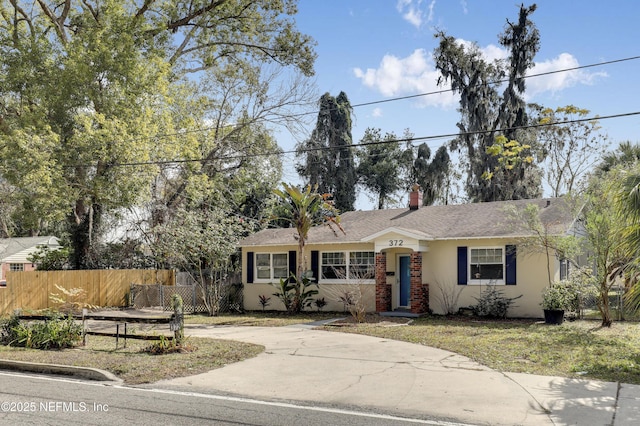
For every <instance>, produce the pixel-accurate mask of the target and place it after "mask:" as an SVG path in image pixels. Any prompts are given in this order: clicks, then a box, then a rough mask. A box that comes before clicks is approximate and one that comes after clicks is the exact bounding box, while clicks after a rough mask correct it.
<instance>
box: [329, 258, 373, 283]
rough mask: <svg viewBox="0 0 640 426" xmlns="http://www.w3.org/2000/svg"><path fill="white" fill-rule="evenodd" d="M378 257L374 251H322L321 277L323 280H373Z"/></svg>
mask: <svg viewBox="0 0 640 426" xmlns="http://www.w3.org/2000/svg"><path fill="white" fill-rule="evenodd" d="M375 265H376V257H375V253H374V252H372V251H351V252H349V251H344V252H343V251H337V252H325V253H322V257H321V260H320V278H321V279H323V280H342V281H346V280H363V281H364V280H373V279H375Z"/></svg>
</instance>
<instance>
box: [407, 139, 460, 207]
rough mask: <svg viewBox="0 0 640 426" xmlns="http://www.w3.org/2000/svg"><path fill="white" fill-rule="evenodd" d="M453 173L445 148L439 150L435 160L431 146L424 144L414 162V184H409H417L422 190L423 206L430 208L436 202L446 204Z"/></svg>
mask: <svg viewBox="0 0 640 426" xmlns="http://www.w3.org/2000/svg"><path fill="white" fill-rule="evenodd" d="M429 160H431V161H429ZM451 173H452V169H451V159H450V157H449V153H448V152H447V148H446V147H445V146H441V147H440V148H438V150H437V151H436V154H435V155H434V157H433V159H431V148H429V145H427V144H426V143H423V144H420V145H419V146H418V148H417V152H416V154H415V159H414V160H413V168H412V175H413V177H412V179H411V180H412V182H409V183H410V184H411V183H417V184H418V185H420V188H422V193H423V195H422V205H424V206H430V205H432V204H434V203H436V202H442V203H443V204H446V202H447V189H448V185H449V183H448V178H449V176H450V175H451Z"/></svg>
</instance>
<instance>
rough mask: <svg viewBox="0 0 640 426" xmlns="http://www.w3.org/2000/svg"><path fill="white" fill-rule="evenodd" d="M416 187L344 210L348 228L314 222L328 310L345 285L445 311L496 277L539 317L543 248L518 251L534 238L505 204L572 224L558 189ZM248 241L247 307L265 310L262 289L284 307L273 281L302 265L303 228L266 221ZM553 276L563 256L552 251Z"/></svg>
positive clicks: (374, 300)
mask: <svg viewBox="0 0 640 426" xmlns="http://www.w3.org/2000/svg"><path fill="white" fill-rule="evenodd" d="M421 198H422V197H421V193H419V192H417V191H414V192H412V193H411V194H410V206H411V207H409V208H405V209H388V210H373V211H354V212H346V213H344V214H342V215H341V224H342V227H343V228H344V231H345V234H341V233H338V236H336V235H334V233H333V232H332V231H331V229H329V228H328V227H326V226H319V227H315V228H313V229H311V231H310V232H309V238H308V242H307V246H306V256H307V257H308V258H307V259H305V264H306V267H307V269H308V270H312V271H313V275H314V277H316V279H317V280H318V284H319V290H320V294H319V295H318V296H316V297H317V298H321V297H324V298H325V301H326V302H328V305H327V306H326V307H324V308H323V309H324V310H334V311H341V310H343V309H344V305H343V303H342V302H341V301H340V298H341V297H344V296H345V295H346V293H348V292H351V293H352V294H353V293H354V292H355V293H356V294H362V295H363V297H364V302H365V305H366V307H367V310H368V311H369V312H387V311H395V310H406V311H410V312H412V313H417V314H422V313H427V312H429V311H432V312H433V313H436V314H445V313H447V310H449V311H452V310H455V311H457V309H458V308H460V307H468V306H472V305H474V304H476V303H477V298H478V297H479V296H480V293H481V291H482V290H485V289H486V288H487V285H489V284H495V285H497V286H499V288H500V290H503V291H504V295H505V296H507V297H517V296H520V295H522V297H521V298H520V299H518V300H517V301H516V302H515V305H514V306H512V307H511V309H510V311H509V314H508V315H509V316H510V317H529V318H539V317H542V309H541V307H540V302H541V292H542V290H543V289H544V287H546V286H548V285H549V278H548V276H549V275H548V272H547V271H548V268H547V260H546V255H543V254H541V253H539V252H538V253H534V252H532V251H531V250H527V251H526V252H525V250H524V249H521V250H519V244H518V243H519V242H521V241H522V238H523V237H527V236H528V235H527V232H525V231H523V229H524V228H523V227H518V226H517V224H515V223H514V222H513V218H512V217H511V216H509V215H508V214H507V213H506V210H505V207H506V206H507V205H508V204H515V205H516V206H517V207H520V208H524V207H525V206H526V205H527V204H530V203H535V204H537V205H538V207H539V211H540V220H541V221H542V223H543V224H545V225H546V226H547V229H549V230H550V232H551V233H553V234H558V235H561V234H565V233H568V232H571V231H572V230H573V229H574V226H575V224H576V221H575V220H574V217H573V215H572V214H571V212H570V209H569V208H568V206H567V204H566V203H565V202H564V200H563V199H561V198H546V199H536V200H519V201H508V202H492V203H476V204H464V205H446V206H428V207H422V206H421V204H422V203H421ZM240 247H241V249H242V267H243V274H242V281H243V283H244V307H245V309H248V310H259V309H261V308H262V307H261V305H260V303H259V296H261V295H265V296H268V297H271V300H270V301H269V309H283V308H284V306H283V304H282V303H281V302H280V301H279V300H278V299H277V297H275V296H273V293H274V292H275V290H274V287H273V286H272V285H271V284H270V283H274V282H278V281H279V278H286V277H288V276H289V274H290V271H295V265H296V260H297V259H296V257H297V249H298V245H297V241H296V232H295V229H293V228H278V229H266V230H263V231H260V232H258V233H256V234H253V235H251V236H249V237H247V238H245V239H244V240H243V241H241V243H240ZM549 262H550V269H551V277H552V280H557V279H559V278H560V274H561V263H562V262H560V261H559V259H557V258H556V256H555V254H554V253H551V254H550V256H549Z"/></svg>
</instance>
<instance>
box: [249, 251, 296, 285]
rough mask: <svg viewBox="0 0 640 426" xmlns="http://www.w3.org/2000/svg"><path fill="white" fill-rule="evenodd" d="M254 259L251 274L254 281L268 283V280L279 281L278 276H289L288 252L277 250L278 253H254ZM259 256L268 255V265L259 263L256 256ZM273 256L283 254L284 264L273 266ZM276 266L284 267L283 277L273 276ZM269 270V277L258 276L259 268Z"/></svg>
mask: <svg viewBox="0 0 640 426" xmlns="http://www.w3.org/2000/svg"><path fill="white" fill-rule="evenodd" d="M254 256H255V259H254V265H253V274H254V275H253V276H254V281H255V282H262V283H268V282H274V281H278V282H279V281H280V278H288V277H289V253H287V252H278V253H264V252H263V253H255V254H254ZM260 256H269V265H259V262H258V258H259V257H260ZM274 256H285V264H284V265H282V266H277V267H276V266H275V265H274V261H273V259H274ZM277 268H285V270H286V274H285V275H284V276H283V277H279V276H278V277H276V276H275V269H277ZM261 269H262V270H265V271H266V270H267V269H268V270H269V278H263V277H260V274H259V271H260V270H261Z"/></svg>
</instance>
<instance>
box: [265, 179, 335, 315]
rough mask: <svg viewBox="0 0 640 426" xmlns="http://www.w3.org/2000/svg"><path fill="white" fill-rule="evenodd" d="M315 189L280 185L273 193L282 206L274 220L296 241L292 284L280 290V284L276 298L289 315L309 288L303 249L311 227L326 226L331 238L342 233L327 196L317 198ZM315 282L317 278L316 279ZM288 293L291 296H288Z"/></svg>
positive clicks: (321, 195) (316, 189) (332, 205)
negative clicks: (287, 226) (292, 230)
mask: <svg viewBox="0 0 640 426" xmlns="http://www.w3.org/2000/svg"><path fill="white" fill-rule="evenodd" d="M317 191H318V187H317V186H315V187H313V188H312V187H311V185H307V186H306V188H305V189H302V190H301V189H299V188H296V187H295V186H292V185H289V184H286V183H283V184H282V189H275V190H274V191H273V192H274V194H275V195H276V196H277V197H278V198H279V199H280V200H281V201H282V202H283V205H282V206H283V209H282V210H281V212H280V213H281V214H280V216H279V217H277V218H274V219H276V220H279V221H284V222H287V223H289V224H291V226H292V227H293V228H295V230H296V234H297V240H298V256H297V262H298V265H297V268H296V269H297V270H296V276H295V277H294V278H295V280H294V282H293V283H292V284H290V285H289V287H286V288H284V285H285V284H284V283H283V282H281V284H280V287H281V288H284V290H283V291H279V293H278V294H276V295H277V296H278V297H280V298H281V300H283V302H285V306H289V308H288V310H289V311H290V312H293V313H297V312H300V311H301V310H302V308H303V307H304V303H305V299H306V296H305V292H306V290H307V287H308V285H309V276H308V274H307V271H305V265H306V264H307V257H306V245H307V240H308V239H309V231H310V230H311V228H312V227H314V226H319V225H322V226H328V227H329V228H330V229H331V230H332V231H333V233H334V234H336V235H337V231H338V230H339V231H341V232H343V233H344V230H343V229H342V226H340V215H339V214H338V210H337V209H336V208H335V204H334V202H333V201H332V200H331V195H330V194H326V193H325V194H320V193H318V192H317ZM316 278H317V277H316ZM290 292H292V293H293V294H289V293H290Z"/></svg>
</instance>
